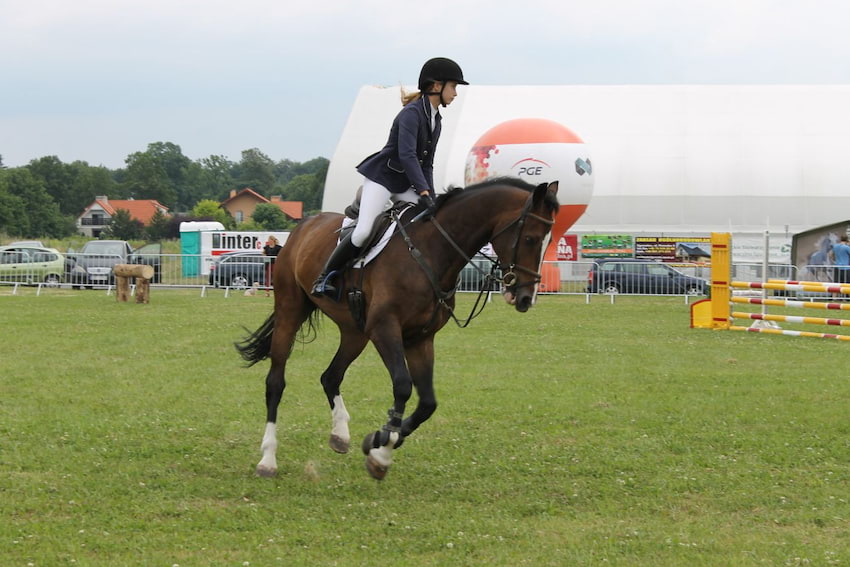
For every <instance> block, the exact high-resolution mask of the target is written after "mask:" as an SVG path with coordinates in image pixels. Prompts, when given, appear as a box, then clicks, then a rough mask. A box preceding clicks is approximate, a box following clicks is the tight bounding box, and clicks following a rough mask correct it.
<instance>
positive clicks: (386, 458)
mask: <svg viewBox="0 0 850 567" xmlns="http://www.w3.org/2000/svg"><path fill="white" fill-rule="evenodd" d="M397 441H398V433H396V432H395V431H393V432H392V433H390V442H389V443H387V444H386V445H384V446H383V447H378V448H372V449H371V450H370V451H369V456H370V457H372V458H373V459H375V460H376V461H378V462H379V463H380V464H381V465H383V466H385V467H389V466H390V465H391V464H393V447H395V444H396V442H397Z"/></svg>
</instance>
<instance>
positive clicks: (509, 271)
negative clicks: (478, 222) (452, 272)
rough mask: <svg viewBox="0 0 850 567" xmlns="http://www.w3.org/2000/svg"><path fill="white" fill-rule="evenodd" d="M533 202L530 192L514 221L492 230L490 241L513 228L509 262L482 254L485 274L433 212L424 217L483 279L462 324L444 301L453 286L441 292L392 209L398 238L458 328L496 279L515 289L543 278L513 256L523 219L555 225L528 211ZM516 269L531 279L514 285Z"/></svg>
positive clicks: (477, 310)
mask: <svg viewBox="0 0 850 567" xmlns="http://www.w3.org/2000/svg"><path fill="white" fill-rule="evenodd" d="M533 201H534V195H533V194H531V195H529V196H528V199H527V200H526V201H525V204H524V205H523V207H522V211H520V214H519V216H518V217H517V218H515V219H514V220H512V221H511V222H509V223H508V224H507V225H505V226H504V227H502V228H501V229H499V230H498V231H497V232H495V233H494V234H493V235H492V236H491V237H490V241H491V242H492V241H493V240H495V239H496V238H498V237H499V236H501V235H502V234H504V233H506V232H507V231H508V230H510V229H511V228H512V227H513V228H514V234H513V242H512V243H511V261H510V263H499V262H497V261H496V260H493V259H492V258H490V257H489V256H485V257H486V258H487V260H488V261H489V262H490V263H491V266H490V273H489V274H488V273H487V272H485V271H484V270H482V269H481V268H479V267H478V266H476V265H475V264H474V263H472V264H470V262H471V260H472V258H470V257H469V255H468V254H467V253H466V252H464V251H463V249H462V248H461V247H460V246H458V244H457V242H455V240H454V238H452V237H451V235H450V234H449V233H448V232H446V230H445V229H444V228H443V226H442V225H441V224H440V223H439V222H438V221H437V219H436V218H435V217H434V215H431V216H430V217H428V220H430V221H431V222H432V223H433V224H434V227H436V229H437V231H438V232H439V233H440V234H442V235H443V238H445V239H446V241H447V242H448V243H449V244H451V246H452V248H454V249H455V251H457V253H458V254H460V256H461V257H462V258H463V259H464V260H466V263H467V264H469V265H471V266H472V267H474V268H475V269H476V270H477V271H478V272H479V273H480V274H481V275H482V276H484V278H485V279H484V281H485V282H486V285H484V286H483V287H482V289H481V290H480V292H479V294H478V300H477V301H476V302H475V305H474V306H473V307H472V312H471V313H470V315H469V317H468V318H467V319H466V321H465V322H464V323H461V322H460V321H459V320H458V319H457V317H455V315H454V310H453V309H452V308H451V306H450V305H449V304H448V303H447V302H446V300H448V299H449V298H450V297H452V296H453V295H454V293H455V289H456V288H452V289H451V290H449V291H447V292H446V291H443V290H442V289H441V288H440V284H439V282H438V280H437V276H436V274H434V270H432V269H431V267H430V266H429V265H428V263H427V261H426V260H425V258H424V257H423V256H422V253H421V252H420V251H419V250H418V249H417V248H416V247H415V246H414V244H413V241H412V240H411V239H410V235H409V234H408V233H407V230H406V225H405V223H402V222H400V220H401V219H400V218H399V217H398V215H397V213H395V212H393V213H392V215H393V217H394V220H396V222H397V223H398V227H399V231H400V232H401V235H402V238H404V241H405V243H406V244H407V248H408V250H409V251H410V254H411V255H412V256H413V258H414V259H415V260H416V261H417V263H418V264H419V265H420V267H421V268H422V269H423V270H424V271H425V275H426V276H427V277H428V280H429V281H430V282H431V287H432V288H433V290H434V294H435V295H436V296H437V301H438V303H439V304H440V305H442V306H444V307H445V308H447V309H448V310H449V313H450V314H451V317H452V319H454V321H455V323H457V325H458V326H459V327H466V326H467V325H469V323H470V321H472V319H474V318H475V317H477V316H478V315H479V314H480V313H481V311H483V309H484V305H486V303H484V304H481V308H480V309H479V308H478V305H479V303H481V299H482V296H483V295H484V293H487V294H488V295H489V293H490V284H491V283H492V282H499V283H501V284H503V285H504V286H505V287H508V288H513V289H514V291H515V290H516V289H517V288H518V287H521V286H526V285H536V284H538V283H540V281H541V280H542V279H543V275H542V274H541V273H540V272H538V271H537V270H532V269H531V268H527V267H525V266H520V265H519V264H518V263H517V256H518V255H519V250H518V248H519V240H520V238H521V237H522V229H523V227H524V226H525V223H526V221H527V220H528V219H529V218H530V219H534V220H536V221H538V222H541V223H543V224H544V225H546V226H549V227H551V226H552V225H553V224H555V221H554V220H552V219H546V218H543V217H541V216H540V215H536V214H534V213H532V212H531V206H532V204H533ZM420 218H422V214H420V215H417V216H416V217H414V218H413V220H411V221H410V222H408V223H406V224H407V225H408V226H409V225H410V224H412V223H414V222H416V221H417V220H419V219H420ZM541 247H542V244H541ZM542 253H543V251H542V249H541V254H542ZM497 271H501V272H502V275H501V276H497V275H496V272H497ZM517 271H519V272H523V273H526V274H529V275H531V277H532V279H531V280H530V281H528V282H526V283H523V284H520V285H517V283H516V281H517V275H516V272H517ZM429 326H430V325H429ZM426 328H427V327H426Z"/></svg>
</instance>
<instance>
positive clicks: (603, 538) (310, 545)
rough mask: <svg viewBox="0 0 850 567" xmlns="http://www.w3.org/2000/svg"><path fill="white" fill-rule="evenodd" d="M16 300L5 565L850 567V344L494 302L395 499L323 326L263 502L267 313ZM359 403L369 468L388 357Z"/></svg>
mask: <svg viewBox="0 0 850 567" xmlns="http://www.w3.org/2000/svg"><path fill="white" fill-rule="evenodd" d="M8 292H9V288H5V289H3V288H0V333H1V334H2V341H0V565H36V566H40V565H163V566H172V565H181V566H188V565H236V566H244V565H254V566H264V565H343V566H349V565H350V566H360V565H366V566H371V565H374V566H381V567H383V566H385V565H396V566H399V567H403V566H420V565H433V566H445V565H464V566H467V565H481V566H485V565H486V566H492V565H509V566H514V565H534V566H538V565H542V566H546V565H558V566H560V565H592V564H602V563H605V564H612V565H653V566H655V565H660V566H664V565H670V566H673V565H676V566H679V565H705V566H717V565H833V564H834V565H847V564H848V563H850V507H849V506H848V497H850V483H848V474H850V435H848V434H850V424H848V417H850V416H848V409H847V407H848V404H847V400H848V398H850V376H848V372H847V366H848V362H850V350H848V348H850V346H849V345H847V344H845V343H841V342H838V341H826V340H815V339H794V338H789V337H765V336H757V335H749V334H745V333H732V332H711V331H700V330H691V329H689V328H688V309H687V306H686V305H685V304H684V302H683V301H682V298H680V297H679V298H639V297H633V298H619V299H618V300H617V302H616V303H615V304H613V305H612V304H610V303H609V302H608V301H607V299H604V298H598V299H594V301H593V302H591V304H589V305H585V303H584V298H583V297H543V298H541V300H540V302H539V305H538V306H537V307H535V308H534V309H533V310H532V311H530V312H529V313H527V314H524V315H523V314H519V313H516V312H515V311H513V310H512V309H510V308H509V307H507V306H505V305H504V304H503V302H501V300H498V301H494V302H493V304H492V305H491V306H489V307H488V309H486V310H485V312H484V314H483V315H482V316H481V317H479V318H478V319H477V320H476V321H475V322H473V324H472V325H471V326H470V328H468V329H465V330H460V329H457V328H455V327H454V326H451V327H447V328H446V329H445V330H444V331H442V332H441V334H440V335H438V338H437V377H436V387H437V394H438V397H439V401H440V407H439V409H438V410H437V413H436V414H435V415H434V417H433V418H432V419H431V420H430V421H428V422H427V423H426V424H425V425H423V426H422V427H421V428H420V430H419V431H417V433H416V434H415V435H414V436H413V437H411V438H410V439H408V440H407V442H406V443H405V445H404V447H403V448H402V449H400V450H399V451H398V452H397V453H396V456H395V464H394V465H393V467H392V468H391V469H390V472H389V475H388V476H387V479H386V480H385V481H383V482H382V483H379V482H376V481H374V480H372V479H370V478H369V477H368V476H367V473H366V471H365V469H364V467H363V459H362V455H361V454H360V452H359V450H357V451H356V452H355V451H353V452H352V453H350V454H349V455H337V454H335V453H333V452H332V451H331V450H330V449H329V448H328V447H327V444H326V443H327V436H328V434H329V431H330V412H329V411H328V408H327V406H326V402H325V399H324V394H323V393H322V390H321V387H320V386H319V384H318V377H319V374H320V373H321V371H322V370H323V369H324V367H325V365H326V364H327V362H328V361H329V360H330V357H331V354H332V352H333V351H334V349H335V340H336V332H335V329H334V327H333V325H332V324H330V323H329V322H326V324H325V325H324V326H323V328H322V330H321V332H320V334H319V338H318V340H317V341H315V342H314V343H312V344H309V345H306V346H303V347H301V346H298V347H296V350H295V353H294V355H293V358H292V360H291V363H290V366H289V373H288V377H289V386H288V388H287V391H286V394H285V396H284V401H283V404H282V410H281V421H280V425H279V440H280V448H279V451H278V461H279V465H280V472H279V475H278V477H276V478H274V479H260V478H256V477H255V476H254V474H253V471H254V466H255V464H256V462H257V461H258V460H259V457H260V454H259V444H260V438H261V435H262V430H263V422H264V416H265V414H264V411H265V410H264V402H263V392H264V385H263V379H264V375H265V372H266V370H267V365H266V364H262V365H258V366H256V367H254V368H252V369H247V370H246V369H244V368H242V367H241V365H240V360H239V359H238V357H237V355H236V353H235V351H234V350H233V348H232V346H231V343H232V342H233V341H234V340H237V339H238V338H240V336H241V334H242V329H241V327H242V326H246V327H249V328H251V329H253V328H255V327H257V326H258V325H259V324H260V323H261V322H262V321H263V320H264V318H265V316H266V315H267V314H268V313H269V311H270V309H271V300H270V299H267V298H265V297H244V296H241V295H240V296H231V297H230V298H227V299H225V298H224V297H223V294H221V293H215V294H211V295H210V296H208V297H205V298H201V297H198V293H197V291H193V292H184V291H176V290H156V289H155V290H153V294H152V298H151V303H150V304H149V305H136V304H134V303H117V302H116V301H115V299H114V296H107V295H106V294H105V293H103V292H95V291H67V290H47V291H46V292H44V293H42V295H41V296H39V297H36V296H35V292H34V290H32V289H25V290H23V292H20V295H17V296H11V295H9V293H8ZM461 304H462V306H465V307H467V308H468V306H469V304H471V298H470V297H464V298H462V299H461ZM461 311H463V308H461ZM343 388H344V389H343V393H344V395H345V398H346V404H347V406H348V409H349V411H350V412H351V413H352V423H351V427H352V435H353V437H354V439H353V441H354V442H355V444H357V445H359V440H360V439H361V438H362V436H363V435H365V434H366V433H367V432H369V431H372V430H374V429H376V428H377V427H378V426H380V425H381V424H382V423H383V421H384V419H385V415H386V409H387V408H388V407H389V405H390V403H391V393H390V384H389V380H388V378H387V376H386V372H385V371H384V369H383V367H382V366H381V365H380V362H379V360H378V358H377V356H376V354H375V353H374V351H373V350H371V349H369V350H367V352H366V353H365V354H364V356H363V357H362V358H361V359H360V360H358V361H357V362H356V363H355V364H354V366H353V367H352V368H351V370H350V372H349V375H348V378H347V380H346V382H345V384H344V385H343Z"/></svg>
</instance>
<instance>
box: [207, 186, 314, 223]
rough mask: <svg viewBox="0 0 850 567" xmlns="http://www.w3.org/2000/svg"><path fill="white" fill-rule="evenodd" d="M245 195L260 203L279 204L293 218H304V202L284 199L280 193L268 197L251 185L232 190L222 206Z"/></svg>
mask: <svg viewBox="0 0 850 567" xmlns="http://www.w3.org/2000/svg"><path fill="white" fill-rule="evenodd" d="M243 196H245V197H250V198H253V199H254V200H255V201H257V203H258V204H261V203H270V204H272V205H277V207H278V208H279V209H280V210H281V211H283V214H285V215H286V216H287V217H289V218H290V219H292V220H301V219H302V218H304V203H302V202H301V201H283V200H281V198H280V196H278V195H274V196H272V198H271V199H266V198H265V197H263V196H262V195H260V194H259V193H257V192H256V191H254V190H253V189H251V188H250V187H246V188H244V189H242V190H241V191H236V190H235V189H234V190H232V191H231V192H230V196H229V197H228V198H227V199H225V200H224V201H222V202H221V206H222V207H225V208H226V207H227V204H228V203H230V202H231V201H233V200H234V199H236V198H238V197H243Z"/></svg>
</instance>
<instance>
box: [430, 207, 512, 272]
mask: <svg viewBox="0 0 850 567" xmlns="http://www.w3.org/2000/svg"><path fill="white" fill-rule="evenodd" d="M481 197H482V198H479V199H467V200H466V202H463V203H456V204H453V205H454V206H452V207H450V208H447V209H446V210H444V212H443V214H440V215H438V216H437V222H438V223H440V226H441V227H443V230H444V231H445V232H446V234H448V235H449V238H450V239H451V240H452V242H453V243H454V244H455V245H456V246H457V247H458V248H459V249H460V250H462V251H463V255H462V254H460V253H458V251H457V250H456V249H455V246H452V245H451V244H449V245H448V248H447V251H445V252H444V253H443V254H441V255H440V256H441V257H440V260H441V262H440V263H441V264H442V266H441V267H442V268H443V269H445V270H449V271H454V268H456V269H457V272H458V273H459V272H460V270H461V268H463V266H464V265H465V264H466V261H467V259H468V258H471V257H473V256H475V254H477V253H478V251H479V250H481V248H483V247H484V245H485V244H487V243H488V242H489V241H490V237H491V236H492V235H493V232H494V228H495V222H496V220H495V219H496V216H497V214H496V212H497V208H498V205H497V204H495V203H494V202H493V201H492V200H488V199H487V198H486V197H484V195H481ZM435 237H436V238H438V239H440V240H443V241H445V237H444V236H441V235H439V234H438V235H436V236H435ZM454 275H455V276H456V275H457V274H454Z"/></svg>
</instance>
